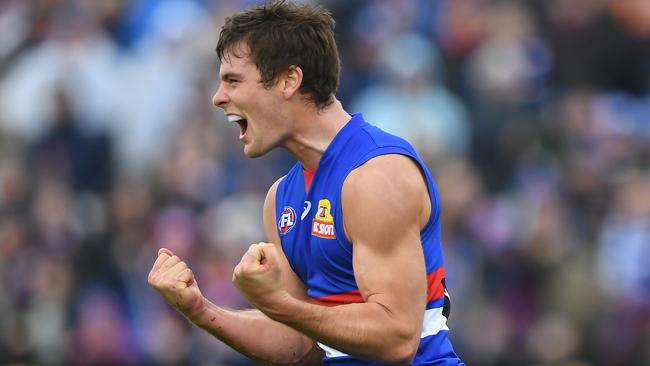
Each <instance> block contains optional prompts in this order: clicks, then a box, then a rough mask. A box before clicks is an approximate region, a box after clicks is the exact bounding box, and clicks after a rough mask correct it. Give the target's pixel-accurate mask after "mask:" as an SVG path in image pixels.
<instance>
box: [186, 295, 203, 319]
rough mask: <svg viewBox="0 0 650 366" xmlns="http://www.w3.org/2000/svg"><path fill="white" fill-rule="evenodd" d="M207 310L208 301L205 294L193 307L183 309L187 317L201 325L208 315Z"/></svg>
mask: <svg viewBox="0 0 650 366" xmlns="http://www.w3.org/2000/svg"><path fill="white" fill-rule="evenodd" d="M207 311H208V301H207V300H206V298H205V297H204V296H202V297H201V301H200V302H199V304H198V305H197V306H194V307H193V308H192V309H188V310H186V311H183V315H185V317H186V318H187V319H188V320H189V321H191V322H192V323H194V324H197V325H200V324H201V323H202V322H203V320H204V318H205V317H206V313H207Z"/></svg>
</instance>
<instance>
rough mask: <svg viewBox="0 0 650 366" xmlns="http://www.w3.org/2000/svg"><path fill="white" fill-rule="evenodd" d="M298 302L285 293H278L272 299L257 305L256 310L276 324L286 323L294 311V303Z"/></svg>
mask: <svg viewBox="0 0 650 366" xmlns="http://www.w3.org/2000/svg"><path fill="white" fill-rule="evenodd" d="M297 301H299V300H297V299H296V298H294V297H293V296H291V295H290V294H289V293H288V292H286V291H281V292H278V293H277V295H275V296H273V298H271V299H268V300H267V301H265V302H264V303H263V304H259V305H258V310H260V311H261V312H263V313H264V314H266V315H267V316H268V317H269V318H271V319H273V320H275V321H278V322H282V323H284V322H287V321H289V320H290V319H291V315H292V314H294V312H295V311H296V304H295V303H296V302H297Z"/></svg>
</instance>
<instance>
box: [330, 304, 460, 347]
mask: <svg viewBox="0 0 650 366" xmlns="http://www.w3.org/2000/svg"><path fill="white" fill-rule="evenodd" d="M442 330H449V327H447V318H445V317H444V316H443V315H442V308H434V309H428V310H426V311H425V312H424V320H423V321H422V333H421V334H420V339H422V338H425V337H428V336H432V335H436V334H438V332H440V331H442ZM318 347H320V348H321V349H322V350H323V351H325V356H326V357H327V358H337V357H346V356H349V355H348V354H347V353H343V352H341V351H339V350H336V349H334V348H332V347H330V346H327V345H324V344H322V343H320V342H318Z"/></svg>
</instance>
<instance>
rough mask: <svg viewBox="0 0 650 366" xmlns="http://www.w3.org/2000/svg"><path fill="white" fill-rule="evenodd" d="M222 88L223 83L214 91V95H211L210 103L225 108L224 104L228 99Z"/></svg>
mask: <svg viewBox="0 0 650 366" xmlns="http://www.w3.org/2000/svg"><path fill="white" fill-rule="evenodd" d="M223 89H224V88H223V84H220V85H219V88H218V89H217V92H216V93H214V96H213V97H212V104H214V106H215V107H220V108H225V106H226V104H228V101H229V100H230V99H229V98H228V94H226V92H225V91H224V90H223Z"/></svg>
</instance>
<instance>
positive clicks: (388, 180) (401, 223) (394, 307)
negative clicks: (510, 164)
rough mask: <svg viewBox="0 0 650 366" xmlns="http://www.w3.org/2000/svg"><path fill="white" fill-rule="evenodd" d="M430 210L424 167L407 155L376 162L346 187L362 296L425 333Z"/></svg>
mask: <svg viewBox="0 0 650 366" xmlns="http://www.w3.org/2000/svg"><path fill="white" fill-rule="evenodd" d="M430 207H431V206H430V202H429V200H428V192H427V188H426V184H425V181H424V179H423V176H422V174H421V172H420V170H419V168H418V167H417V166H416V165H415V163H414V162H413V161H411V160H410V159H409V158H407V157H405V156H401V155H385V156H380V157H377V158H374V159H372V160H370V161H369V162H367V163H366V164H364V165H363V166H361V167H359V168H357V169H356V170H355V171H353V172H352V173H351V174H350V175H349V176H348V178H347V179H346V182H345V184H344V186H343V191H342V209H343V219H344V226H345V231H346V234H347V235H348V237H349V239H350V241H351V242H352V245H353V263H354V272H355V279H356V281H357V285H358V287H359V291H360V292H361V294H362V296H363V297H364V300H366V301H367V302H375V303H378V304H380V305H381V306H383V307H384V308H385V309H386V311H387V312H388V313H389V314H390V315H391V316H392V317H393V318H394V319H396V320H397V321H399V322H401V323H403V324H405V326H408V327H409V329H410V331H411V332H419V331H420V329H421V325H422V318H423V316H424V309H425V306H426V288H427V286H426V268H425V262H424V255H423V252H422V245H421V242H420V230H421V228H422V227H423V226H424V224H425V222H426V220H427V219H428V210H429V209H430Z"/></svg>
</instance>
